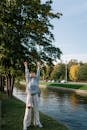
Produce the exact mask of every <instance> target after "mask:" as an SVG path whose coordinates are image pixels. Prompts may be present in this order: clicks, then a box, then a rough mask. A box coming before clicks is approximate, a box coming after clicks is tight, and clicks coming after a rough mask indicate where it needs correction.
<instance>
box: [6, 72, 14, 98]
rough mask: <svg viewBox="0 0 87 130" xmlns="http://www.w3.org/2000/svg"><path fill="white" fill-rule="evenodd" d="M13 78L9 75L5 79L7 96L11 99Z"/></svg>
mask: <svg viewBox="0 0 87 130" xmlns="http://www.w3.org/2000/svg"><path fill="white" fill-rule="evenodd" d="M14 81H15V78H14V76H11V75H10V74H9V75H8V76H7V77H6V87H7V94H8V96H10V97H12V94H13V86H14Z"/></svg>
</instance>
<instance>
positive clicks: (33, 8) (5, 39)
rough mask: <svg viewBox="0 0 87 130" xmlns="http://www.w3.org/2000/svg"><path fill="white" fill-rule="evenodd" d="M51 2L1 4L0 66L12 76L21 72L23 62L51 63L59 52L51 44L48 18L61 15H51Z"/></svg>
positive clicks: (5, 1)
mask: <svg viewBox="0 0 87 130" xmlns="http://www.w3.org/2000/svg"><path fill="white" fill-rule="evenodd" d="M52 3H53V2H52V1H49V0H48V1H46V2H45V3H42V2H41V1H40V0H1V1H0V66H3V67H4V68H5V69H6V73H8V71H9V72H10V73H11V74H13V73H14V74H15V70H19V69H20V70H23V61H25V60H28V62H31V64H32V63H33V62H35V63H36V62H37V60H42V61H46V62H50V63H51V62H52V61H53V60H55V59H56V58H60V55H61V53H62V52H61V51H60V49H59V48H56V47H55V46H53V45H52V42H53V40H54V36H53V34H52V33H51V30H52V29H53V25H52V24H51V22H50V21H51V19H55V18H60V16H61V15H62V14H60V13H54V12H52V8H51V6H52Z"/></svg>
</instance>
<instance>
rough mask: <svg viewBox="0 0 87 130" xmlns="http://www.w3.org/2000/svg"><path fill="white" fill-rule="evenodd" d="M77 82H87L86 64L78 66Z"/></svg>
mask: <svg viewBox="0 0 87 130" xmlns="http://www.w3.org/2000/svg"><path fill="white" fill-rule="evenodd" d="M79 80H80V81H87V64H83V65H81V66H80V70H79Z"/></svg>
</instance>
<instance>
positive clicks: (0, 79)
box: [0, 75, 5, 92]
mask: <svg viewBox="0 0 87 130" xmlns="http://www.w3.org/2000/svg"><path fill="white" fill-rule="evenodd" d="M4 80H5V78H4V76H2V75H0V91H2V92H4Z"/></svg>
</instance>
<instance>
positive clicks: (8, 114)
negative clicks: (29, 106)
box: [0, 93, 68, 130]
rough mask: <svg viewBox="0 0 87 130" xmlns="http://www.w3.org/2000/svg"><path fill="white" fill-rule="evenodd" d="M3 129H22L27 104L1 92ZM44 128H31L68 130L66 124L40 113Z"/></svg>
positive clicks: (32, 129) (37, 129)
mask: <svg viewBox="0 0 87 130" xmlns="http://www.w3.org/2000/svg"><path fill="white" fill-rule="evenodd" d="M0 101H1V119H2V122H1V124H2V125H1V128H2V130H22V121H23V116H24V109H25V104H24V103H22V102H21V101H19V100H17V99H15V98H14V97H13V98H8V97H7V96H6V94H2V93H0ZM40 117H41V122H42V124H43V126H44V127H43V128H38V127H33V126H31V127H30V128H29V130H68V128H66V127H65V126H64V125H62V124H60V123H58V122H57V121H55V120H53V119H52V118H50V117H48V116H46V115H44V114H42V113H40Z"/></svg>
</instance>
